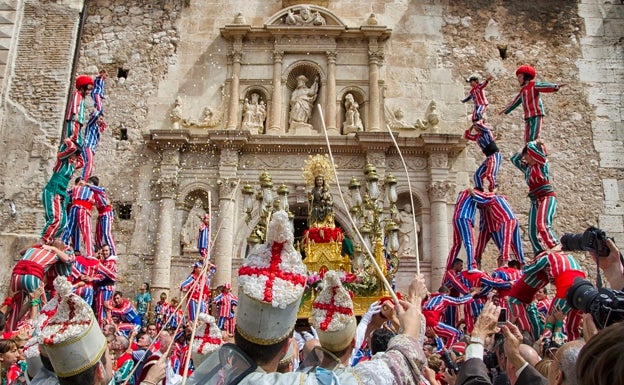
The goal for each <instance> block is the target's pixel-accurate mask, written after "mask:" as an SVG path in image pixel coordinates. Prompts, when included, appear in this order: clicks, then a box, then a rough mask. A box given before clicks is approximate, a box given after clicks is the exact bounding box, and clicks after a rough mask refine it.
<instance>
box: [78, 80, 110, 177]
mask: <svg viewBox="0 0 624 385" xmlns="http://www.w3.org/2000/svg"><path fill="white" fill-rule="evenodd" d="M105 80H106V71H104V70H102V71H100V74H99V75H98V76H96V77H95V80H94V82H93V84H94V86H93V90H92V91H91V98H93V104H94V105H93V107H94V110H93V112H92V113H91V116H89V120H88V121H87V124H86V126H85V135H84V145H83V146H82V157H83V158H84V161H85V166H84V168H83V169H82V180H88V179H89V178H90V177H91V174H92V172H93V164H94V162H93V156H94V155H95V150H97V146H98V144H99V142H100V134H101V133H102V132H104V130H105V129H106V122H104V115H103V113H104V98H105V96H104V81H105Z"/></svg>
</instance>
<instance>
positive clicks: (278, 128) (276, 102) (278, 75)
mask: <svg viewBox="0 0 624 385" xmlns="http://www.w3.org/2000/svg"><path fill="white" fill-rule="evenodd" d="M283 58H284V51H278V50H275V51H273V96H272V98H273V103H272V105H271V124H270V125H269V130H268V133H270V134H274V135H279V134H283V133H284V129H283V127H282V124H281V123H282V122H281V120H282V59H283Z"/></svg>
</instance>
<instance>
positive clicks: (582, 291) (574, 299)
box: [561, 227, 624, 329]
mask: <svg viewBox="0 0 624 385" xmlns="http://www.w3.org/2000/svg"><path fill="white" fill-rule="evenodd" d="M561 244H562V245H563V247H564V248H565V249H566V250H571V251H582V250H585V251H588V252H589V254H590V255H591V256H592V258H593V259H594V261H595V262H596V284H595V286H594V284H592V283H591V282H590V281H588V280H585V279H580V277H579V278H576V279H575V280H574V282H573V284H572V285H571V286H570V287H569V288H568V290H567V293H566V302H567V303H568V305H569V306H570V307H572V308H573V309H574V311H582V312H584V313H587V314H591V316H592V318H593V322H594V323H595V325H596V326H597V327H598V329H604V328H606V327H607V326H609V325H611V324H613V323H616V322H620V321H624V292H622V291H619V290H618V289H621V288H623V287H624V276H623V273H622V268H623V265H624V258H623V257H622V254H621V253H620V252H619V250H618V248H617V247H616V246H615V243H614V242H613V240H612V239H610V238H608V237H607V236H606V234H605V232H604V231H602V230H601V229H598V228H595V227H590V228H588V229H587V230H585V232H583V233H582V234H566V235H564V236H563V237H562V238H561ZM600 269H602V271H603V272H604V276H605V278H606V279H607V281H608V282H609V285H610V286H611V289H609V288H606V287H603V285H602V277H601V273H600Z"/></svg>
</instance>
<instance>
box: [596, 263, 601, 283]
mask: <svg viewBox="0 0 624 385" xmlns="http://www.w3.org/2000/svg"><path fill="white" fill-rule="evenodd" d="M596 287H597V288H598V289H602V276H601V275H600V265H599V264H598V262H597V261H596Z"/></svg>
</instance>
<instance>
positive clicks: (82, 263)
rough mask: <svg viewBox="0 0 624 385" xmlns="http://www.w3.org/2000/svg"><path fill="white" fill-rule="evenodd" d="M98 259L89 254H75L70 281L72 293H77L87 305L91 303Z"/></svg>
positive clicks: (98, 263)
mask: <svg viewBox="0 0 624 385" xmlns="http://www.w3.org/2000/svg"><path fill="white" fill-rule="evenodd" d="M99 265H100V261H99V260H98V259H97V258H95V257H92V256H89V255H78V254H77V255H76V261H75V262H74V268H73V269H72V274H71V279H70V281H71V282H72V284H73V285H74V293H76V294H77V295H79V296H80V297H81V298H82V299H84V301H85V302H86V303H88V304H89V306H91V305H93V297H94V295H95V289H94V288H93V282H94V281H96V280H97V278H98V277H97V275H98V267H99Z"/></svg>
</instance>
